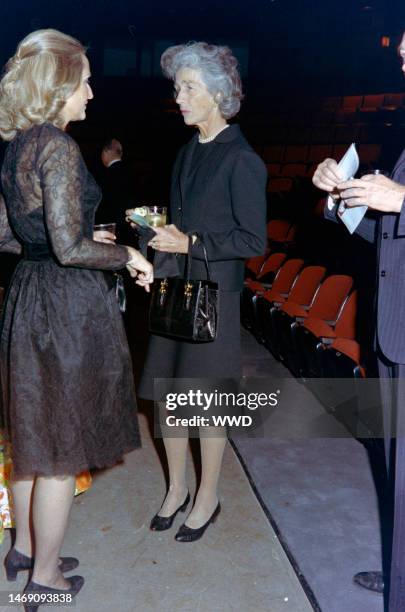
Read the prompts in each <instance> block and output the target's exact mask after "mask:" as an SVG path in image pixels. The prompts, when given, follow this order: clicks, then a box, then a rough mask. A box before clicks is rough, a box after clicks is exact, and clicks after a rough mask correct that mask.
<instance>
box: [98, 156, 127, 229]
mask: <svg viewBox="0 0 405 612" xmlns="http://www.w3.org/2000/svg"><path fill="white" fill-rule="evenodd" d="M99 181H100V187H101V191H102V194H103V197H102V200H101V202H100V205H99V207H98V208H97V211H96V223H116V224H117V232H118V238H119V239H120V238H122V237H123V236H125V237H127V236H128V235H130V233H129V229H128V227H129V226H128V223H126V221H125V211H126V209H127V208H134V206H136V201H135V195H134V190H133V188H132V186H131V179H130V177H129V173H128V171H127V168H126V166H125V163H124V162H123V161H117V162H114V163H113V164H112V165H111V166H110V167H109V168H103V173H102V174H101V175H100V179H99ZM132 238H133V235H132Z"/></svg>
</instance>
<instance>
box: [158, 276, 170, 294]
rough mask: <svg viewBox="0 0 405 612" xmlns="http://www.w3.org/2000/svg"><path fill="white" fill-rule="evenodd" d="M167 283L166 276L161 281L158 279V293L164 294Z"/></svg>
mask: <svg viewBox="0 0 405 612" xmlns="http://www.w3.org/2000/svg"><path fill="white" fill-rule="evenodd" d="M168 284H169V283H168V282H167V279H166V278H164V279H163V280H162V281H160V287H159V293H160V294H161V295H164V294H165V293H166V291H167V285H168Z"/></svg>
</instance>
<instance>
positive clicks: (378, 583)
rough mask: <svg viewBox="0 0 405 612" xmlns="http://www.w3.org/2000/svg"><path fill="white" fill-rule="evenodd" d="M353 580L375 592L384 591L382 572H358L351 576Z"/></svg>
mask: <svg viewBox="0 0 405 612" xmlns="http://www.w3.org/2000/svg"><path fill="white" fill-rule="evenodd" d="M353 582H354V583H355V584H358V585H359V586H361V587H363V588H364V589H368V590H369V591H375V592H376V593H383V592H384V579H383V574H382V572H359V573H358V574H355V575H354V576H353Z"/></svg>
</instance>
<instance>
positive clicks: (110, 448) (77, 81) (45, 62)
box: [0, 30, 152, 612]
mask: <svg viewBox="0 0 405 612" xmlns="http://www.w3.org/2000/svg"><path fill="white" fill-rule="evenodd" d="M89 78H90V67H89V62H88V60H87V58H86V55H85V49H84V47H83V46H82V45H81V44H80V43H79V42H78V41H77V40H75V39H73V38H71V37H70V36H67V35H65V34H62V33H61V32H58V31H55V30H39V31H36V32H33V33H31V34H30V35H29V36H27V37H26V38H25V39H24V40H23V41H21V43H20V44H19V45H18V47H17V50H16V53H15V55H14V56H13V57H12V58H11V59H10V60H9V61H8V63H7V65H6V69H5V73H4V76H3V78H2V80H1V82H0V136H1V137H2V138H3V139H4V140H6V141H9V145H8V148H7V151H6V155H5V159H4V165H3V169H2V186H3V192H4V195H5V203H4V201H3V200H2V199H1V198H0V250H1V251H14V252H17V253H22V255H23V258H22V261H21V262H20V263H19V265H18V266H17V269H16V272H15V274H14V277H13V279H12V282H11V286H10V288H9V291H8V296H7V300H6V304H5V308H4V318H3V325H2V331H1V336H0V374H1V379H0V380H1V386H2V400H3V407H4V412H5V420H6V423H7V426H8V431H9V434H10V437H11V444H12V453H13V456H12V460H13V469H14V473H13V477H12V478H13V483H12V493H13V498H14V506H15V518H16V534H17V535H16V541H15V546H14V548H12V549H11V551H10V552H9V553H8V555H7V557H6V560H5V566H6V571H7V576H8V578H9V579H10V580H12V579H15V576H16V574H17V572H18V571H20V570H26V569H31V567H32V568H33V573H32V578H31V581H30V582H29V584H28V585H27V588H26V591H27V592H42V593H43V592H45V593H55V592H56V593H57V592H59V591H62V592H63V593H70V594H72V595H75V594H76V593H77V592H78V591H79V590H80V588H81V587H82V585H83V582H84V579H83V578H82V577H81V576H73V577H69V578H65V577H64V576H63V572H64V571H68V570H71V569H74V567H76V566H77V565H78V561H77V560H76V559H72V558H70V559H66V558H62V559H60V557H59V553H60V549H61V546H62V542H63V538H64V534H65V530H66V526H67V521H68V516H69V511H70V507H71V503H72V499H73V493H74V485H75V478H74V475H75V474H77V473H79V472H80V471H82V470H85V469H89V468H92V467H106V466H110V465H113V464H114V463H115V462H116V461H117V460H119V459H120V458H121V457H122V455H123V454H124V453H126V452H128V451H130V450H132V449H134V448H136V447H138V446H139V444H140V440H139V432H138V423H137V417H136V403H135V396H134V388H133V379H132V366H131V359H130V355H129V350H128V346H127V342H126V337H125V334H124V330H123V326H122V321H121V316H120V312H119V308H118V304H117V301H116V298H115V291H114V286H113V280H112V279H113V276H112V274H111V272H110V271H114V270H119V269H121V268H125V267H127V268H128V270H129V272H130V273H131V275H132V276H133V277H136V276H137V281H136V282H137V283H138V284H140V285H141V286H144V287H145V288H146V290H149V283H150V282H151V281H152V268H151V265H150V264H149V263H148V262H147V261H146V260H145V259H144V258H143V257H142V255H141V254H140V253H139V252H138V251H136V250H134V249H133V248H131V247H128V246H121V245H116V244H114V236H112V235H104V234H103V235H99V236H94V237H93V222H94V213H95V209H96V207H97V205H98V202H99V199H100V190H99V188H98V186H97V184H96V183H95V182H94V180H93V178H92V177H91V175H90V174H89V173H88V171H87V169H86V166H85V164H84V162H83V159H82V157H81V155H80V151H79V149H78V147H77V145H76V143H75V142H74V141H73V140H72V139H71V138H70V136H69V135H68V134H67V133H66V132H65V129H66V126H67V125H68V123H69V122H70V121H80V120H83V119H85V116H86V106H87V103H88V101H89V100H91V99H92V97H93V93H92V91H91V88H90V85H89ZM96 239H97V241H96ZM105 271H107V272H105ZM30 509H31V510H30ZM31 519H32V522H33V531H34V533H33V534H32V533H31V532H30V520H31ZM34 555H35V559H34V558H33V557H34ZM37 607H38V606H26V609H27V610H29V611H31V612H32V611H33V610H36V609H37Z"/></svg>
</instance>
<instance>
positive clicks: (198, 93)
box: [140, 42, 267, 542]
mask: <svg viewBox="0 0 405 612" xmlns="http://www.w3.org/2000/svg"><path fill="white" fill-rule="evenodd" d="M161 65H162V68H163V72H164V74H165V76H167V77H168V78H170V79H172V80H173V81H174V88H175V97H176V102H177V104H178V105H179V107H180V111H181V113H182V115H183V117H184V121H185V123H186V124H187V125H190V126H195V127H197V128H198V133H197V134H195V135H194V136H193V138H192V139H191V141H190V142H189V143H188V144H187V145H186V146H184V147H183V148H182V149H181V151H180V153H179V155H178V157H177V160H176V163H175V166H174V170H173V177H172V188H171V202H170V205H171V208H170V214H171V222H172V224H171V225H168V226H166V227H161V228H156V236H154V238H153V239H152V240H151V242H150V245H151V246H152V247H153V248H154V249H156V250H157V251H165V252H170V253H177V254H182V255H181V256H180V257H179V258H178V259H179V262H180V264H181V263H182V260H183V259H184V254H185V253H187V250H188V236H189V235H193V247H192V258H193V261H192V277H193V278H205V274H206V270H205V264H204V256H203V250H202V246H201V242H203V243H204V245H205V248H206V250H207V254H208V260H209V262H210V271H211V276H212V278H213V280H214V281H217V282H218V284H219V288H220V316H219V329H218V335H217V338H216V340H215V341H214V342H211V343H202V344H193V343H189V342H183V341H177V340H171V339H168V338H164V337H158V336H153V335H152V336H151V338H150V343H149V349H148V354H147V358H146V363H145V369H144V373H143V377H142V381H141V385H140V395H141V397H145V398H147V399H152V398H153V379H154V378H155V377H160V378H203V377H205V378H216V379H218V378H228V379H229V378H236V379H237V378H240V376H241V348H240V325H239V299H240V290H241V289H242V286H243V278H244V264H243V260H244V259H245V258H247V257H251V256H253V255H260V254H261V253H263V251H264V249H265V243H266V232H265V220H266V198H265V187H266V178H267V173H266V168H265V166H264V164H263V163H262V161H261V160H260V158H259V157H258V156H257V155H256V154H255V152H254V151H253V150H252V148H251V147H250V146H249V144H248V143H247V142H246V140H245V138H244V137H243V135H242V134H241V132H240V129H239V127H238V126H237V125H229V124H228V123H227V120H228V119H230V118H231V117H233V116H234V115H236V114H237V112H238V111H239V108H240V101H241V98H242V87H241V79H240V76H239V72H238V63H237V60H236V58H235V57H234V56H233V54H232V52H231V50H230V49H229V48H228V47H221V46H214V45H209V44H207V43H205V42H195V43H189V44H186V45H178V46H175V47H170V48H169V49H167V50H166V51H165V52H164V54H163V55H162V59H161ZM180 269H182V266H181V265H180ZM209 430H210V431H209ZM186 433H187V430H185V428H178V429H177V432H176V434H173V433H172V436H173V435H176V436H177V437H165V438H164V443H165V448H166V453H167V459H168V465H169V475H170V486H169V490H168V493H167V495H166V498H165V500H164V502H163V505H162V507H161V509H160V511H159V513H158V514H157V515H155V516H154V518H153V519H152V523H151V529H153V530H158V531H161V530H164V529H168V528H169V527H171V525H172V523H173V519H174V517H175V516H176V514H177V512H178V511H179V510H183V511H184V510H185V508H186V506H187V504H188V502H189V499H190V496H189V492H188V487H187V484H186V476H185V468H186V453H187V443H188V440H187V435H185V434H186ZM200 443H201V463H202V474H201V482H200V486H199V490H198V494H197V496H196V499H195V503H194V506H193V508H192V510H191V512H190V514H189V515H188V517H187V520H186V522H185V524H184V525H182V526H181V527H180V530H179V531H178V533H177V534H176V536H175V537H176V540H178V541H181V542H190V541H194V540H197V539H198V538H200V537H201V536H202V535H203V533H204V531H205V529H206V528H207V527H208V525H209V524H210V523H211V522H212V521H213V520H214V519H215V518H216V516H217V515H218V513H219V511H220V504H219V501H218V496H217V484H218V479H219V474H220V468H221V463H222V456H223V451H224V448H225V443H226V436H225V431H224V429H222V431H221V430H220V429H219V428H217V429H216V430H215V431H213V428H200Z"/></svg>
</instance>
